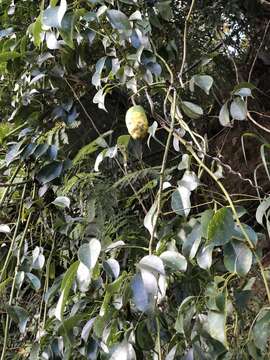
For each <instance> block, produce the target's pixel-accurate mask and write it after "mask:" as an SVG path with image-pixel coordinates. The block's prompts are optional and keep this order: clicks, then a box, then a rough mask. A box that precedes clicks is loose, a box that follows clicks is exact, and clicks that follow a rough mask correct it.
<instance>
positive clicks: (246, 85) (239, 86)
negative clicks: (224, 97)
mask: <svg viewBox="0 0 270 360" xmlns="http://www.w3.org/2000/svg"><path fill="white" fill-rule="evenodd" d="M244 88H246V89H250V90H253V89H255V88H256V86H255V85H253V84H251V83H249V82H246V81H243V82H240V83H239V84H237V85H236V86H235V87H234V88H233V94H234V93H235V92H237V91H238V90H241V89H244Z"/></svg>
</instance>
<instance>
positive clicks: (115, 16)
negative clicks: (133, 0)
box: [107, 10, 131, 30]
mask: <svg viewBox="0 0 270 360" xmlns="http://www.w3.org/2000/svg"><path fill="white" fill-rule="evenodd" d="M107 17H108V19H109V21H110V23H111V25H112V27H114V28H115V29H117V30H130V29H131V24H130V22H129V20H128V17H127V16H126V15H125V14H124V13H122V12H121V11H119V10H108V11H107Z"/></svg>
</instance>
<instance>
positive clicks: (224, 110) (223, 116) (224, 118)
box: [218, 102, 231, 126]
mask: <svg viewBox="0 0 270 360" xmlns="http://www.w3.org/2000/svg"><path fill="white" fill-rule="evenodd" d="M218 118H219V122H220V124H221V125H222V126H231V121H230V113H229V109H228V103H227V102H225V104H223V105H222V107H221V109H220V112H219V116H218Z"/></svg>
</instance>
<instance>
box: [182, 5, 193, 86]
mask: <svg viewBox="0 0 270 360" xmlns="http://www.w3.org/2000/svg"><path fill="white" fill-rule="evenodd" d="M194 4H195V0H192V2H191V5H190V8H189V12H188V14H187V17H186V20H185V27H184V36H183V57H182V64H181V68H180V73H179V80H180V84H181V86H182V87H184V84H183V79H182V77H183V71H184V66H185V62H186V57H187V27H188V22H189V19H190V16H191V13H192V10H193V7H194Z"/></svg>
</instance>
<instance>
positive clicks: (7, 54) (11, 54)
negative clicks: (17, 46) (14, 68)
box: [0, 51, 21, 63]
mask: <svg viewBox="0 0 270 360" xmlns="http://www.w3.org/2000/svg"><path fill="white" fill-rule="evenodd" d="M19 57H21V54H20V53H18V52H16V51H4V52H1V53H0V63H1V62H7V61H9V60H14V59H17V58H19Z"/></svg>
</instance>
